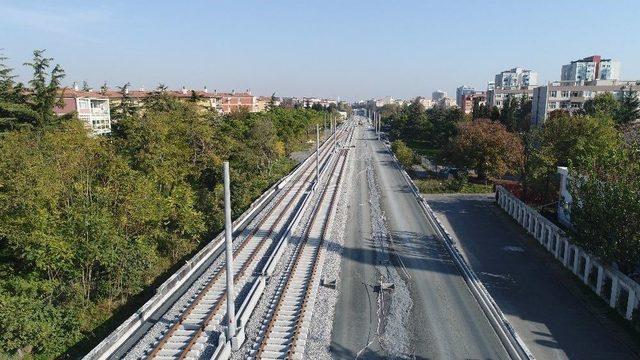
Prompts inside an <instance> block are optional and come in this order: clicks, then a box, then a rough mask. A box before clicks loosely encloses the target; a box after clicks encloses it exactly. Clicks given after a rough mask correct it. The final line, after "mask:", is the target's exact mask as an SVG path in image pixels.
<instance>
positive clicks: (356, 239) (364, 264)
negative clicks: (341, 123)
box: [331, 133, 386, 359]
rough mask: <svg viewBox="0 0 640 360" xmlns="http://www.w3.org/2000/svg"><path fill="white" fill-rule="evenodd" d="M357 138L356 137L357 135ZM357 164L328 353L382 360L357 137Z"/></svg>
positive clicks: (364, 178) (360, 143) (367, 207)
mask: <svg viewBox="0 0 640 360" xmlns="http://www.w3.org/2000/svg"><path fill="white" fill-rule="evenodd" d="M356 136H358V133H356ZM356 140H357V141H356V155H355V156H356V160H355V167H356V168H355V169H354V176H355V179H353V183H352V186H355V188H354V189H353V190H352V194H353V196H351V199H350V200H349V211H348V218H347V227H346V229H345V230H346V233H345V236H344V244H343V250H342V264H341V266H340V286H339V293H340V296H339V297H338V301H337V303H336V312H335V316H334V320H333V321H334V322H333V332H332V339H331V353H332V355H333V356H334V357H335V358H338V359H354V358H356V357H357V356H358V357H360V358H385V357H386V353H385V352H384V350H382V349H381V347H380V343H379V338H378V335H377V329H378V320H379V319H378V314H377V311H378V306H377V302H376V300H377V294H376V293H374V292H373V288H374V286H375V285H376V284H377V283H378V281H379V280H378V279H379V274H378V271H377V270H376V257H375V251H376V250H375V247H374V245H373V243H372V235H371V206H370V203H369V196H368V195H369V186H368V184H367V176H366V162H365V161H364V159H363V158H362V157H361V156H360V155H362V151H366V143H365V141H362V140H360V138H359V137H356Z"/></svg>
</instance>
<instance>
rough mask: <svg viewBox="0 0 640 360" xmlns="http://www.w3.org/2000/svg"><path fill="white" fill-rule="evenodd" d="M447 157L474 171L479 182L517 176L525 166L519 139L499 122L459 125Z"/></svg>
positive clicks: (487, 121)
mask: <svg viewBox="0 0 640 360" xmlns="http://www.w3.org/2000/svg"><path fill="white" fill-rule="evenodd" d="M447 158H448V159H449V160H450V161H451V162H452V163H453V164H455V165H457V166H458V167H460V168H462V169H473V170H475V171H476V174H477V176H478V178H479V179H480V180H487V179H488V178H489V177H495V178H501V177H502V176H504V175H505V174H507V173H512V174H515V173H518V172H519V171H520V170H521V167H522V165H523V147H522V142H521V140H520V138H519V137H518V136H517V135H516V134H513V133H510V132H509V131H507V129H506V127H505V126H504V125H502V124H500V123H498V122H494V121H491V120H484V119H479V120H477V121H473V122H467V123H460V124H459V125H458V132H457V135H456V136H455V138H454V139H453V141H452V142H451V145H450V146H449V147H448V149H447Z"/></svg>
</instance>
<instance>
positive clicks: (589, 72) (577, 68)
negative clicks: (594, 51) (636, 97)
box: [560, 55, 620, 82]
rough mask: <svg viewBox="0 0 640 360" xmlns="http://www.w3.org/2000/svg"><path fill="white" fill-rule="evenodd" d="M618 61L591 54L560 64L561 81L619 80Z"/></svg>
mask: <svg viewBox="0 0 640 360" xmlns="http://www.w3.org/2000/svg"><path fill="white" fill-rule="evenodd" d="M619 79H620V62H619V61H617V60H613V59H603V58H602V57H601V56H600V55H593V56H589V57H586V58H583V59H579V60H575V61H571V62H570V63H569V64H566V65H562V70H561V74H560V80H561V81H584V82H587V81H594V80H619Z"/></svg>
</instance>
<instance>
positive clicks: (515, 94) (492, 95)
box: [487, 88, 534, 109]
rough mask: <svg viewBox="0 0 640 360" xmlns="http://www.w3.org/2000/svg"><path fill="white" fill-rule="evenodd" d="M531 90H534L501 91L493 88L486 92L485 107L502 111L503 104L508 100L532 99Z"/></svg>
mask: <svg viewBox="0 0 640 360" xmlns="http://www.w3.org/2000/svg"><path fill="white" fill-rule="evenodd" d="M533 90H534V88H527V89H501V88H495V89H493V90H487V106H489V107H491V108H492V107H494V106H495V107H497V108H498V109H502V107H503V106H504V102H505V101H506V100H507V99H508V98H510V97H511V98H515V99H520V98H522V97H526V98H527V99H529V100H531V99H533Z"/></svg>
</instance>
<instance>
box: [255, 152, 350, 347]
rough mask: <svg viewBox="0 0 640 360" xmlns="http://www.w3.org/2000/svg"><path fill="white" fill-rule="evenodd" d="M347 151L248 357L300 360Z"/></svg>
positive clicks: (342, 155)
mask: <svg viewBox="0 0 640 360" xmlns="http://www.w3.org/2000/svg"><path fill="white" fill-rule="evenodd" d="M347 151H348V150H346V149H345V150H340V156H339V158H338V160H337V161H336V162H335V164H334V166H333V171H332V173H334V172H335V170H336V169H339V172H338V175H337V176H334V177H332V178H330V179H329V180H328V183H327V186H325V187H324V188H323V189H322V193H321V194H320V197H319V200H318V202H317V204H316V208H315V209H314V212H313V214H312V216H311V219H310V221H309V223H308V226H307V227H306V229H305V231H304V233H303V236H302V238H301V240H300V242H299V243H298V245H297V248H296V250H295V252H294V255H293V256H292V258H291V260H290V263H289V265H288V266H287V270H286V271H285V272H284V273H283V275H282V277H281V279H280V284H279V288H278V290H277V291H276V298H275V299H273V300H272V302H271V305H270V309H269V310H268V312H267V318H268V319H265V320H264V323H263V325H262V328H261V329H260V332H259V338H258V341H257V342H256V343H255V344H254V346H253V349H251V350H250V351H249V354H248V355H249V357H251V358H258V359H283V358H296V359H300V358H302V356H303V354H304V348H305V342H306V336H307V335H306V334H307V331H308V325H309V321H310V319H311V313H312V311H307V310H309V309H308V304H309V302H310V299H311V297H310V295H311V293H312V292H313V289H314V288H317V281H318V280H319V279H318V277H317V276H316V275H317V271H318V269H319V266H320V265H321V261H319V258H320V256H321V253H322V251H321V250H322V246H323V242H324V239H325V237H326V236H327V234H328V226H329V221H330V218H331V215H332V212H333V210H334V204H335V201H336V198H337V194H338V190H339V185H340V182H341V179H342V174H343V172H344V168H345V164H346V158H347V156H346V153H347Z"/></svg>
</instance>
